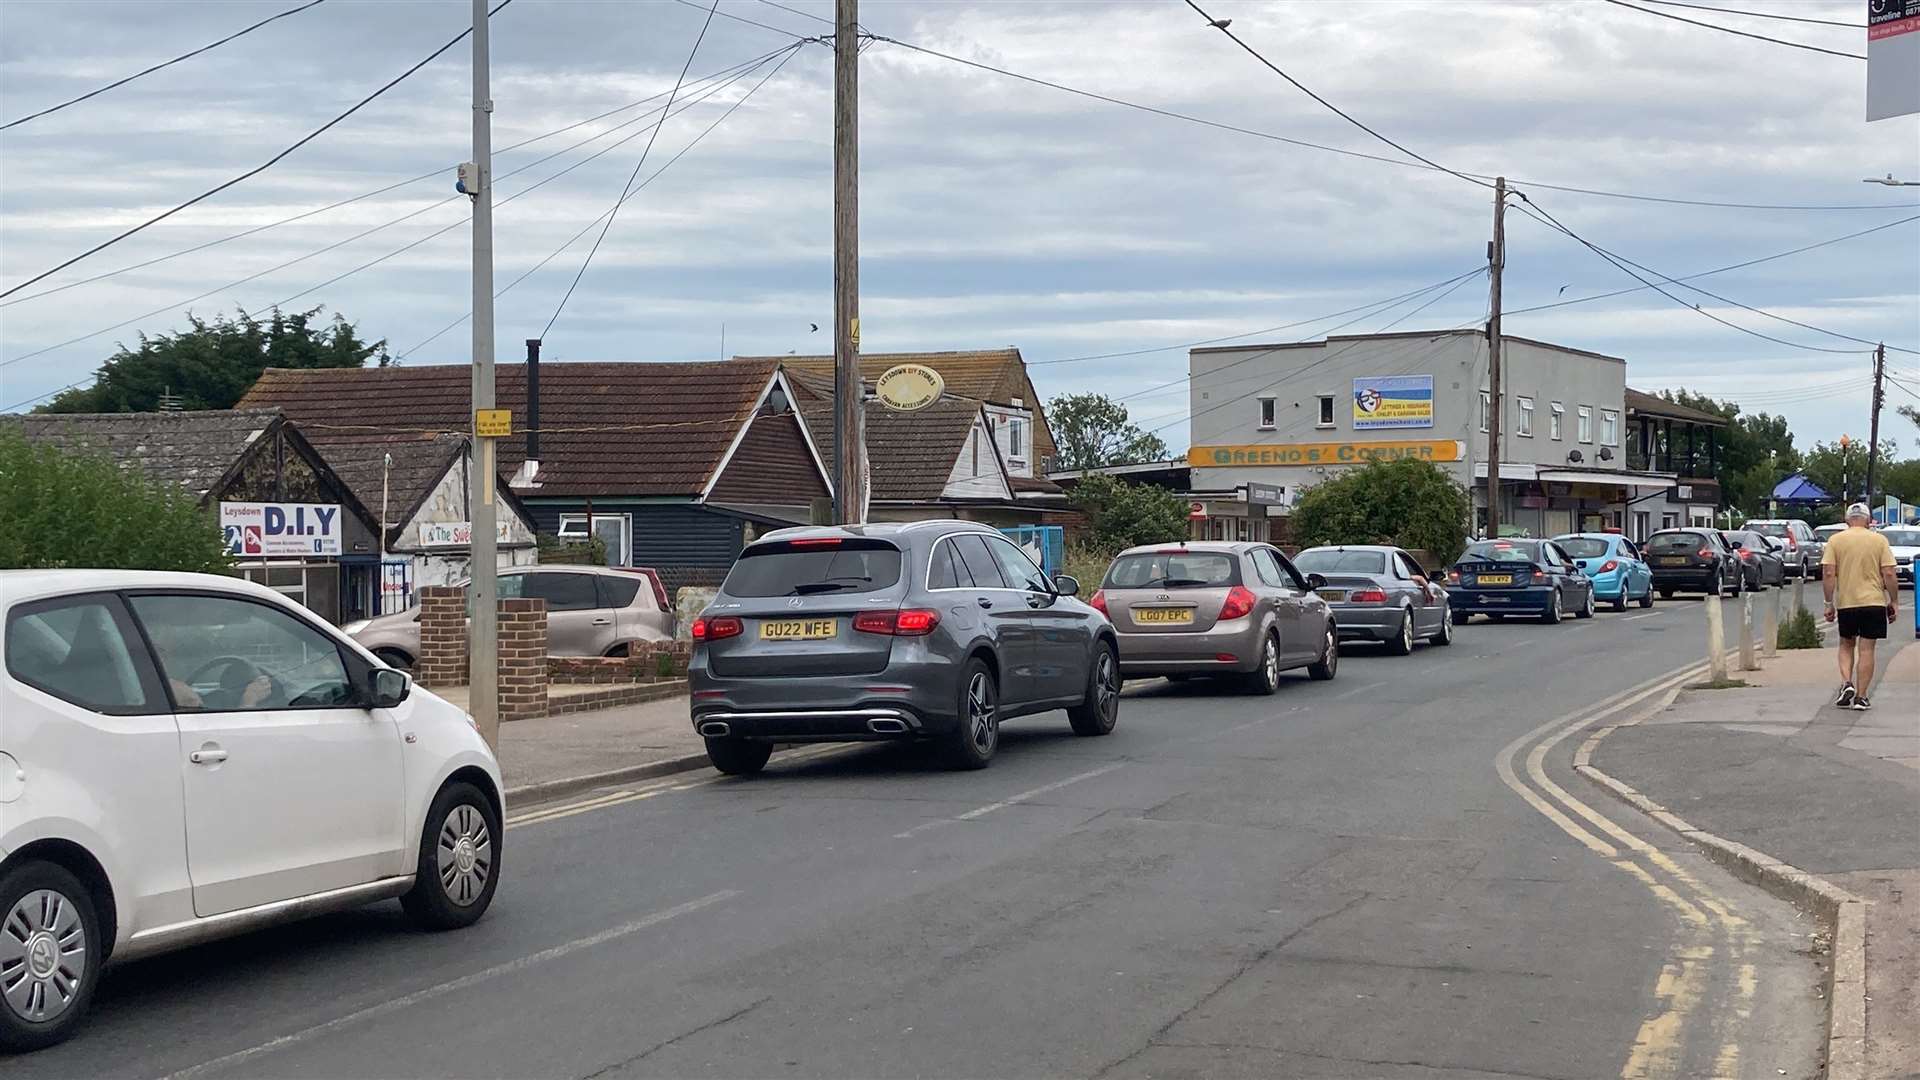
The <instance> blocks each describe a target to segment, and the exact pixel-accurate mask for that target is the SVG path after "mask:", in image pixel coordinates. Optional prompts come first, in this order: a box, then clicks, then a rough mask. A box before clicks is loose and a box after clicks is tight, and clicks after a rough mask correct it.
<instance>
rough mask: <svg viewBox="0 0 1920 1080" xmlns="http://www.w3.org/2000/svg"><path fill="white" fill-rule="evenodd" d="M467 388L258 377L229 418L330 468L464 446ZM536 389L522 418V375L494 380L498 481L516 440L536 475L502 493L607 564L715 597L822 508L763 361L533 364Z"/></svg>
mask: <svg viewBox="0 0 1920 1080" xmlns="http://www.w3.org/2000/svg"><path fill="white" fill-rule="evenodd" d="M471 383H472V371H471V369H470V368H468V367H467V366H465V365H434V366H421V367H386V368H327V369H317V370H287V369H278V368H270V369H268V370H267V371H266V372H265V373H264V374H262V375H261V377H260V380H259V381H258V382H256V383H255V384H254V386H253V388H252V389H251V390H249V391H248V392H247V396H246V397H245V398H244V399H243V400H242V402H241V404H242V405H243V406H258V405H273V406H276V407H278V408H281V409H283V410H285V411H286V413H287V414H288V415H289V416H291V417H293V418H294V419H295V420H296V421H297V422H298V423H299V424H300V425H301V427H302V429H303V430H305V431H307V432H308V435H309V437H310V438H311V439H313V441H314V443H315V445H316V446H319V447H320V448H321V451H322V453H334V452H339V451H340V448H343V447H352V446H356V445H358V444H362V443H366V442H368V441H370V440H384V439H393V438H396V437H401V436H413V437H417V438H435V437H438V436H442V435H457V434H461V433H464V432H466V431H468V430H469V429H470V427H471V425H472V396H471ZM538 385H539V387H540V396H539V401H538V403H537V409H536V408H535V407H534V403H532V402H529V400H528V396H527V368H526V366H525V365H521V364H513V365H501V366H500V367H498V368H496V369H495V396H496V399H497V401H498V403H499V405H500V406H501V407H503V408H509V409H511V410H512V411H513V414H514V432H513V434H512V435H511V436H510V437H507V438H503V439H501V440H500V441H499V445H498V448H497V451H498V459H499V460H498V466H499V472H500V475H501V477H503V478H505V477H509V476H514V475H515V474H518V473H522V472H523V471H524V470H522V466H523V465H524V464H525V463H526V461H527V459H528V456H529V455H528V445H527V444H528V437H529V433H530V432H531V433H532V434H533V435H534V436H535V441H536V442H537V444H538V445H537V447H536V457H535V460H537V461H538V462H539V469H538V472H537V473H535V474H534V475H533V476H532V477H531V484H528V485H525V486H517V487H515V488H514V489H513V493H514V494H515V495H516V496H517V497H518V498H519V500H520V502H521V503H523V504H524V505H525V506H526V508H527V512H528V514H529V515H530V516H531V517H532V518H533V520H534V523H535V525H536V526H537V528H538V530H539V531H540V532H541V533H546V534H557V535H560V536H578V537H583V538H584V537H585V536H587V535H588V534H589V533H590V532H591V533H592V534H594V535H597V536H599V537H601V538H602V539H603V540H604V541H606V544H607V553H608V561H609V562H612V563H615V564H617V565H636V566H652V567H655V568H657V569H659V570H660V571H661V575H662V577H663V578H665V579H666V581H667V583H668V584H669V585H670V586H676V587H677V586H682V585H695V584H712V583H715V582H717V581H718V580H719V579H720V578H721V577H723V576H724V575H725V574H726V571H727V568H728V567H729V566H731V565H732V563H733V559H734V556H735V555H736V554H738V553H739V551H740V549H741V547H742V546H743V545H744V544H745V542H746V541H747V540H748V539H749V538H750V536H751V535H752V534H753V533H754V532H755V531H757V530H760V529H764V528H769V527H779V526H784V525H790V524H801V523H805V522H807V521H808V520H809V519H810V515H811V511H812V508H813V506H814V504H815V503H816V502H817V501H818V500H821V499H825V498H827V497H828V488H827V479H826V472H825V469H824V467H823V466H822V464H821V461H820V456H819V454H818V453H817V452H816V451H815V448H814V446H813V443H812V441H811V440H810V439H809V438H808V435H807V431H806V429H805V428H804V427H802V425H801V424H800V422H799V420H798V419H797V418H796V417H795V416H794V415H793V412H792V408H791V405H790V402H791V401H792V392H791V390H790V388H788V386H787V384H786V379H785V377H784V376H783V375H782V373H781V371H780V365H779V363H778V362H777V361H773V360H766V361H758V362H710V363H688V364H640V363H597V362H596V363H547V364H542V365H540V367H539V380H538ZM502 484H503V486H504V485H505V481H504V480H503V481H502Z"/></svg>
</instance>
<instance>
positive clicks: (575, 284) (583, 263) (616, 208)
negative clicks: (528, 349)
mask: <svg viewBox="0 0 1920 1080" xmlns="http://www.w3.org/2000/svg"><path fill="white" fill-rule="evenodd" d="M718 10H720V0H713V6H712V7H710V8H708V9H707V18H706V21H705V22H702V23H701V24H700V33H699V34H697V35H695V36H694V39H693V48H691V49H688V50H687V62H686V63H684V64H681V65H680V77H679V78H677V79H675V80H674V81H673V92H672V93H670V94H668V95H667V108H669V109H671V108H673V95H674V94H678V93H679V92H680V84H681V83H683V82H685V81H686V78H687V72H688V71H690V70H692V68H693V58H694V57H695V56H696V55H698V54H699V52H700V43H701V42H702V41H705V40H706V39H707V27H709V26H712V25H713V13H714V12H716V11H718ZM666 126H667V124H666V117H664V116H663V117H661V118H660V123H658V124H655V125H654V128H653V134H652V135H649V136H648V137H647V145H646V147H645V149H643V150H641V151H640V160H639V161H636V162H634V163H633V171H632V172H630V173H628V174H627V182H626V184H625V185H624V186H623V187H621V189H620V197H619V198H617V199H615V200H613V209H612V210H610V211H608V213H607V223H606V224H605V225H602V226H601V227H600V235H599V236H596V237H594V238H593V246H592V247H590V248H588V249H587V257H586V258H584V259H581V260H580V269H579V270H578V271H576V272H575V273H574V275H573V281H572V282H571V283H570V284H568V286H567V291H566V292H565V293H562V294H561V296H560V303H558V304H556V305H554V309H553V317H552V318H550V319H548V320H547V325H546V326H545V328H543V329H542V330H541V331H540V336H541V337H542V338H545V337H546V336H547V332H548V331H550V330H552V329H553V324H554V323H557V322H559V321H560V313H561V312H562V311H565V310H566V309H567V301H568V300H571V299H573V290H575V289H577V288H579V287H580V279H581V278H583V277H586V276H587V267H589V266H592V265H593V257H594V255H595V254H597V253H598V252H599V251H600V243H601V241H603V240H605V239H606V238H607V230H609V229H611V228H613V219H614V218H615V217H617V216H619V214H620V207H621V206H622V205H623V204H625V203H626V201H627V192H629V191H632V190H633V182H634V181H635V180H636V179H638V178H639V176H640V168H641V166H643V165H645V164H646V163H647V155H649V154H651V153H653V144H654V142H655V141H656V140H658V139H659V138H660V129H661V128H663V127H666Z"/></svg>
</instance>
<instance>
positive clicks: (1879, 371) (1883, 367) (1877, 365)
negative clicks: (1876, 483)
mask: <svg viewBox="0 0 1920 1080" xmlns="http://www.w3.org/2000/svg"><path fill="white" fill-rule="evenodd" d="M1886 375H1887V345H1886V343H1885V342H1881V343H1880V345H1879V347H1878V348H1876V349H1874V350H1873V419H1872V420H1871V421H1870V422H1869V423H1868V425H1867V490H1866V500H1867V509H1868V510H1870V511H1871V510H1872V509H1873V508H1874V506H1873V468H1874V466H1875V465H1878V464H1879V463H1880V406H1882V405H1884V404H1886V400H1887V391H1886V388H1885V387H1883V386H1882V385H1881V380H1883V379H1885V378H1886ZM1888 524H1892V522H1889V523H1888Z"/></svg>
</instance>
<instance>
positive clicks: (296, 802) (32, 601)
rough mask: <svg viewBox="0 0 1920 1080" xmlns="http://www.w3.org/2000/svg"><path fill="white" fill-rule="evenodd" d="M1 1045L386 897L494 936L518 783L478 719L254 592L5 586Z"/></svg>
mask: <svg viewBox="0 0 1920 1080" xmlns="http://www.w3.org/2000/svg"><path fill="white" fill-rule="evenodd" d="M0 653H3V654H4V656H5V668H4V672H3V673H0V717H4V718H5V722H4V723H3V724H0V765H4V770H0V806H3V807H4V810H5V813H4V815H0V1048H4V1049H8V1050H30V1049H35V1048H38V1047H42V1046H48V1045H51V1044H53V1043H56V1042H59V1041H60V1040H62V1039H64V1038H66V1037H67V1036H68V1035H69V1034H71V1033H72V1032H73V1030H74V1027H75V1026H76V1025H77V1024H79V1023H80V1022H81V1020H82V1018H83V1017H84V1016H85V1015H86V1012H87V1007H88V1004H89V1002H90V1001H91V1000H92V998H93V994H94V990H95V988H96V986H97V985H98V983H99V980H100V974H101V971H102V969H103V968H104V967H105V966H106V965H107V964H108V963H118V962H121V961H125V960H132V959H135V958H137V957H141V956H148V955H151V954H153V953H157V952H162V951H166V950H170V949H177V948H180V947H182V946H186V945H191V944H195V943H197V942H201V941H206V940H209V939H212V938H216V937H223V936H226V935H230V934H236V933H240V932H243V931H247V930H253V929H256V928H258V927H260V926H263V925H267V924H269V923H273V922H278V921H284V920H289V919H298V918H305V917H307V916H309V915H315V914H319V913H322V912H327V911H333V910H338V909H342V908H348V907H355V906H358V905H362V904H368V903H372V902H374V901H378V900H383V899H386V898H389V897H396V896H397V897H399V898H400V902H401V905H402V906H403V907H404V908H405V909H406V911H407V914H408V915H410V916H411V917H412V918H413V920H414V921H415V922H416V923H419V924H421V925H422V926H425V927H429V928H434V929H451V928H454V927H461V926H467V925H470V924H472V923H473V922H475V921H477V920H478V919H479V918H480V917H481V915H482V914H484V913H485V912H486V910H487V906H488V905H489V904H490V903H491V901H492V899H493V892H494V888H495V886H496V885H497V884H498V883H499V857H500V841H501V833H500V815H501V785H500V768H499V765H498V764H497V763H496V762H495V760H494V756H493V753H492V751H490V750H489V749H488V748H487V744H486V742H485V741H484V740H483V739H481V737H480V734H479V732H477V731H475V730H474V727H473V722H472V720H471V719H469V718H468V716H467V714H466V713H465V712H463V711H461V710H460V709H459V708H457V707H455V706H453V705H450V704H448V703H447V702H445V701H442V700H441V699H439V698H437V697H435V696H433V695H432V694H430V693H427V692H426V691H424V690H419V689H415V688H414V687H413V686H412V680H410V679H409V678H408V677H407V675H406V674H405V673H404V672H400V671H394V670H392V669H390V668H388V667H385V666H384V665H382V664H381V663H380V662H379V661H378V660H376V659H374V657H373V655H372V654H371V653H369V652H368V651H366V650H365V649H362V648H360V647H359V646H357V645H355V644H353V642H352V641H350V640H349V639H348V638H346V637H345V636H343V635H341V634H340V633H339V632H338V631H336V630H334V629H332V628H331V627H328V626H327V625H326V624H324V623H323V622H321V621H319V620H318V619H316V618H314V617H313V616H312V615H311V614H309V613H308V612H307V611H306V610H305V609H303V608H301V607H299V606H297V605H295V604H294V603H293V602H292V601H290V600H288V599H286V598H285V597H283V596H281V595H280V594H278V593H276V592H274V591H272V590H271V589H268V588H265V587H264V586H261V585H256V584H253V583H250V582H246V581H241V580H238V579H235V578H229V577H216V576H212V575H203V574H176V573H152V572H144V571H129V570H12V571H0Z"/></svg>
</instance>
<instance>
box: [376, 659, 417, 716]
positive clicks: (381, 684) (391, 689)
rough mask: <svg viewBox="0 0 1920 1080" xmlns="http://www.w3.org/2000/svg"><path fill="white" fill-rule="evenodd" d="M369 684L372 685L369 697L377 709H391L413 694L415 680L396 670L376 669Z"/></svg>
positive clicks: (387, 668)
mask: <svg viewBox="0 0 1920 1080" xmlns="http://www.w3.org/2000/svg"><path fill="white" fill-rule="evenodd" d="M367 682H368V683H369V684H370V685H369V687H368V694H367V697H368V698H369V699H370V700H371V701H372V702H373V707H374V708H376V709H391V708H393V707H394V706H396V705H398V704H400V703H401V702H403V701H405V700H407V695H408V694H411V693H412V692H413V678H412V677H411V676H409V675H408V674H407V673H406V672H404V671H399V670H396V669H394V668H389V667H378V668H374V669H373V674H372V675H371V676H370V677H369V678H368V680H367Z"/></svg>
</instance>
